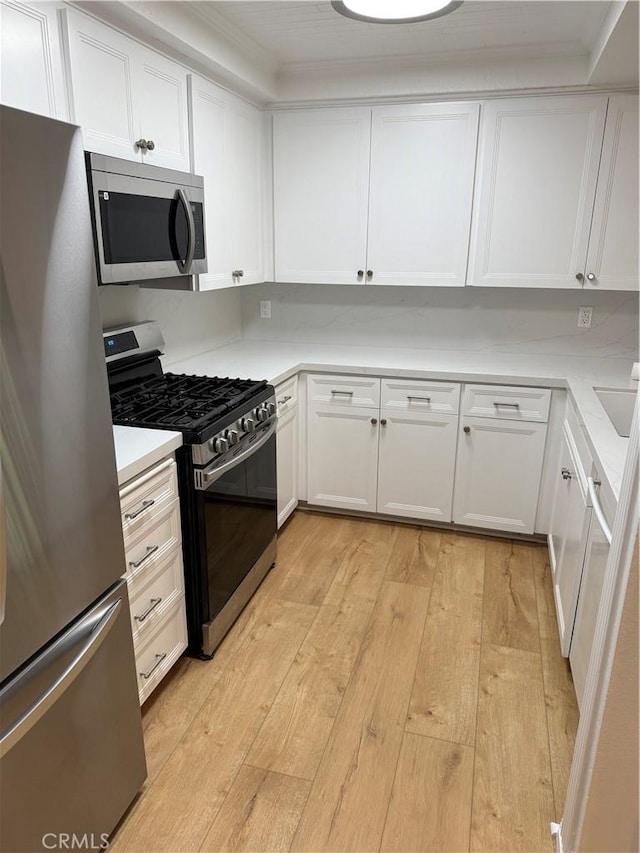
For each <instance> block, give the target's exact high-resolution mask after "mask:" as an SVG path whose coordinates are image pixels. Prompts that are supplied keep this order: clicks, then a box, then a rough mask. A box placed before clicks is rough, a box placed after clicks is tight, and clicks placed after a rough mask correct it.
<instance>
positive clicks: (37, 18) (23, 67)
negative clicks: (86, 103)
mask: <svg viewBox="0 0 640 853" xmlns="http://www.w3.org/2000/svg"><path fill="white" fill-rule="evenodd" d="M61 6H62V4H58V3H51V2H48V3H18V2H11V0H2V2H1V3H0V17H1V18H2V27H0V102H2V103H3V104H6V105H7V106H9V107H15V108H16V109H19V110H26V111H27V112H30V113H38V115H43V116H49V118H57V119H61V120H62V121H67V119H68V115H67V113H68V110H67V102H66V95H65V83H64V72H63V66H62V51H61V48H60V37H59V32H58V20H57V16H58V9H59V8H61Z"/></svg>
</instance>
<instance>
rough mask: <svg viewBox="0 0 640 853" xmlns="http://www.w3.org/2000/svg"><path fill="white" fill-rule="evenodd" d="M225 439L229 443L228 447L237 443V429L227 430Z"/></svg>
mask: <svg viewBox="0 0 640 853" xmlns="http://www.w3.org/2000/svg"><path fill="white" fill-rule="evenodd" d="M225 438H226V439H227V441H228V442H229V445H230V446H231V447H233V445H234V444H237V443H238V430H237V429H228V430H227V432H226V434H225Z"/></svg>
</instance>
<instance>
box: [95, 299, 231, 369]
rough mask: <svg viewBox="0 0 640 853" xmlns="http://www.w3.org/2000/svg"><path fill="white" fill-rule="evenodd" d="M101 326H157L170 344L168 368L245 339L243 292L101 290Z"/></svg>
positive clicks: (167, 353)
mask: <svg viewBox="0 0 640 853" xmlns="http://www.w3.org/2000/svg"><path fill="white" fill-rule="evenodd" d="M98 295H99V301H100V315H101V318H102V325H103V326H104V327H107V326H118V325H121V324H124V323H131V322H139V321H141V320H157V321H158V323H159V324H160V328H161V330H162V335H163V337H164V339H165V342H166V356H165V358H164V359H163V364H164V365H165V366H167V365H169V364H171V363H172V362H174V361H180V360H181V359H184V358H190V357H191V356H194V355H199V354H200V353H202V352H206V351H207V350H210V349H214V348H215V347H220V346H224V344H230V343H232V342H233V341H237V340H238V339H239V338H240V335H241V295H240V293H239V291H238V290H234V289H232V288H230V289H228V290H212V291H209V292H204V293H182V292H180V291H171V290H151V289H149V288H144V287H137V286H135V285H128V286H124V287H116V286H113V285H111V286H108V287H100V288H99V289H98Z"/></svg>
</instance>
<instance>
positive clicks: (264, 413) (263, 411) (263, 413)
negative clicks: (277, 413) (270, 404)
mask: <svg viewBox="0 0 640 853" xmlns="http://www.w3.org/2000/svg"><path fill="white" fill-rule="evenodd" d="M256 417H257V419H258V422H259V423H262V422H263V421H266V420H267V418H268V417H269V412H268V410H267V407H266V406H258V408H257V409H256Z"/></svg>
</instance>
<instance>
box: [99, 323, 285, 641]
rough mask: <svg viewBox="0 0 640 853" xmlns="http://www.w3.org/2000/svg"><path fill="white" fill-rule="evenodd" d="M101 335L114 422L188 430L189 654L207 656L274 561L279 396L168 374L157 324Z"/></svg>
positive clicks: (183, 499) (183, 479)
mask: <svg viewBox="0 0 640 853" xmlns="http://www.w3.org/2000/svg"><path fill="white" fill-rule="evenodd" d="M103 337H104V349H105V356H106V359H107V369H108V374H109V389H110V395H111V410H112V415H113V422H114V423H115V424H121V425H124V426H137V427H146V428H151V429H169V430H177V431H180V432H182V434H183V441H184V445H183V447H182V448H180V450H179V451H178V452H177V454H176V458H177V463H178V481H179V488H180V509H181V515H182V541H183V549H184V563H185V587H186V600H187V624H188V629H189V651H190V653H191V654H193V655H195V656H198V657H202V658H210V657H211V656H212V655H213V653H214V651H215V649H216V647H217V646H218V645H219V643H220V642H221V640H222V639H223V637H224V636H225V634H226V633H227V631H228V630H229V628H230V627H231V625H232V624H233V623H234V621H235V620H236V618H237V616H238V615H239V613H240V612H241V611H242V609H243V608H244V606H245V604H246V603H247V602H248V601H249V599H250V598H251V596H252V595H253V593H254V592H255V590H256V589H257V588H258V586H259V585H260V583H261V581H262V579H263V578H264V576H265V575H266V573H267V572H268V571H269V569H270V568H271V567H272V566H273V565H274V563H275V559H276V530H277V510H276V503H277V483H276V438H275V431H276V425H277V418H276V403H275V396H274V391H273V388H272V387H271V385H269V384H267V382H266V381H264V380H263V381H257V382H256V381H253V380H246V379H229V378H219V377H206V376H189V375H183V374H174V373H164V372H163V370H162V366H161V364H160V359H159V356H160V354H161V353H162V352H163V350H164V340H163V338H162V335H161V333H160V329H159V327H158V325H157V324H156V323H154V322H148V323H141V324H137V325H134V326H126V327H119V328H117V329H109V330H106V331H105V332H104V336H103Z"/></svg>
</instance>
